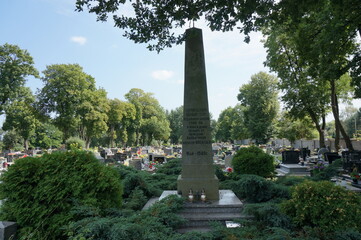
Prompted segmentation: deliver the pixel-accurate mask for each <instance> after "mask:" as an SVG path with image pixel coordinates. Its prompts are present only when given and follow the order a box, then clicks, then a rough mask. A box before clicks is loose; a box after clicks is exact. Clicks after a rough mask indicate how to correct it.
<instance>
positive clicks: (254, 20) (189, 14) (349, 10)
mask: <svg viewBox="0 0 361 240" xmlns="http://www.w3.org/2000/svg"><path fill="white" fill-rule="evenodd" d="M84 9H85V10H88V11H89V12H90V13H95V14H96V15H97V20H98V21H107V19H108V17H109V16H111V17H112V19H113V20H114V23H115V26H116V27H118V28H121V29H124V30H125V32H124V36H125V37H126V38H129V39H130V40H133V41H134V42H136V43H149V45H148V48H149V49H150V50H157V51H160V50H162V49H163V48H165V47H170V46H172V45H174V44H180V43H182V41H183V40H184V35H183V33H179V31H177V30H176V28H182V27H185V26H186V25H187V23H188V22H190V21H196V20H199V19H201V18H203V17H204V19H205V21H206V23H207V25H208V26H209V28H210V29H211V30H212V31H233V30H234V29H237V30H239V31H240V32H243V33H244V34H245V35H246V38H245V41H246V42H248V41H249V36H248V34H249V33H250V32H252V31H255V30H259V29H261V28H262V27H264V25H265V24H267V23H268V22H271V21H274V20H277V21H278V22H284V21H286V20H287V19H288V18H289V17H291V18H292V19H293V20H294V21H298V22H300V21H301V20H302V19H303V18H304V17H305V16H310V11H314V12H328V13H329V18H320V19H319V23H320V27H321V29H324V30H325V32H329V35H330V36H331V38H330V39H326V40H327V41H328V43H329V45H332V44H333V43H335V41H333V39H332V38H335V39H337V38H339V37H340V36H341V35H342V38H344V37H346V38H347V37H350V38H354V37H355V33H356V32H357V31H358V32H359V34H360V33H361V28H360V17H361V16H360V14H359V12H360V11H361V2H360V1H359V0H338V1H333V0H321V1H313V0H304V1H293V0H253V1H240V0H227V1H216V0H198V1H191V0H190V1H179V0H167V1H164V0H146V1H131V0H130V1H126V0H108V1H104V0H77V1H76V10H77V11H83V10H84ZM129 9H131V10H132V11H129ZM322 9H323V10H326V11H321V10H322ZM306 18H307V17H306ZM330 19H331V20H330ZM335 23H339V24H335ZM337 30H341V32H342V33H341V32H340V34H334V31H337ZM318 36H319V37H320V38H319V39H322V38H323V36H324V34H323V33H322V32H321V31H320V34H319V35H318ZM358 58H360V57H358ZM354 67H355V70H356V68H357V69H358V71H360V70H359V68H358V67H357V65H354Z"/></svg>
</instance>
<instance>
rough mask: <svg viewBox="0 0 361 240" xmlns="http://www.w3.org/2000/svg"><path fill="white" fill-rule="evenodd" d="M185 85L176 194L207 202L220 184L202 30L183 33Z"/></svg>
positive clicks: (188, 30)
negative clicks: (180, 167) (209, 107)
mask: <svg viewBox="0 0 361 240" xmlns="http://www.w3.org/2000/svg"><path fill="white" fill-rule="evenodd" d="M185 42H186V44H185V73H184V77H185V85H184V105H183V110H184V111H183V147H182V173H181V175H180V176H179V177H178V189H177V190H178V193H181V194H182V196H183V197H187V196H188V194H189V192H190V191H191V192H192V193H193V195H194V196H195V197H196V198H197V196H200V195H201V193H202V192H203V193H204V194H205V195H206V199H207V200H218V199H219V183H218V179H217V177H216V176H215V174H214V172H215V171H214V167H213V153H212V141H211V128H210V116H209V110H208V96H207V82H206V68H205V63H204V50H203V38H202V30H201V29H197V28H190V29H187V30H186V41H185Z"/></svg>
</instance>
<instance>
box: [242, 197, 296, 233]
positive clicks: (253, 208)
mask: <svg viewBox="0 0 361 240" xmlns="http://www.w3.org/2000/svg"><path fill="white" fill-rule="evenodd" d="M244 213H245V214H247V215H250V216H253V217H254V219H253V220H255V221H257V224H261V225H262V226H267V227H281V228H291V219H290V218H289V217H288V216H287V215H285V214H284V213H283V212H282V211H281V210H280V207H279V204H277V203H274V202H265V203H257V204H246V205H245V209H244Z"/></svg>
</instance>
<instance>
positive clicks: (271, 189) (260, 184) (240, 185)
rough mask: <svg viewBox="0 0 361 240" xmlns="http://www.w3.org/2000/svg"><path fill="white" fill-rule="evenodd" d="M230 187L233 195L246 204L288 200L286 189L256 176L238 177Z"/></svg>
mask: <svg viewBox="0 0 361 240" xmlns="http://www.w3.org/2000/svg"><path fill="white" fill-rule="evenodd" d="M231 186H232V190H233V191H234V193H235V194H236V195H237V196H238V197H239V198H241V199H246V201H247V202H252V203H259V202H266V201H269V200H271V199H276V198H289V190H288V188H287V187H285V186H282V185H277V184H275V183H273V182H271V181H269V180H266V179H264V178H263V177H260V176H256V175H240V178H239V180H238V181H236V182H234V183H233V184H232V185H231Z"/></svg>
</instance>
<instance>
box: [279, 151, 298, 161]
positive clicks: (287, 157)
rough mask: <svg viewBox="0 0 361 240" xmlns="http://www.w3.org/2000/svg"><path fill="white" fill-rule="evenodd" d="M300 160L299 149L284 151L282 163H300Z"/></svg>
mask: <svg viewBox="0 0 361 240" xmlns="http://www.w3.org/2000/svg"><path fill="white" fill-rule="evenodd" d="M299 162H300V152H299V151H283V152H282V163H283V164H298V163H299Z"/></svg>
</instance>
